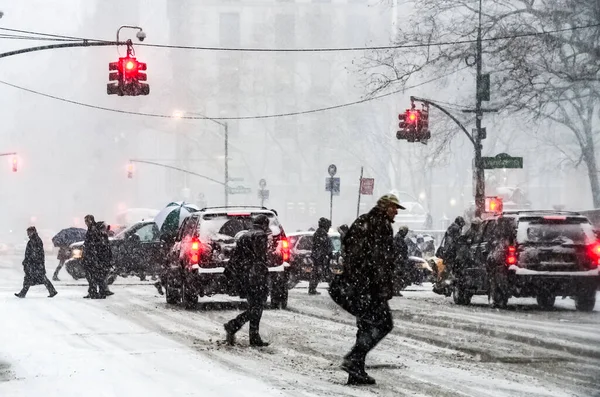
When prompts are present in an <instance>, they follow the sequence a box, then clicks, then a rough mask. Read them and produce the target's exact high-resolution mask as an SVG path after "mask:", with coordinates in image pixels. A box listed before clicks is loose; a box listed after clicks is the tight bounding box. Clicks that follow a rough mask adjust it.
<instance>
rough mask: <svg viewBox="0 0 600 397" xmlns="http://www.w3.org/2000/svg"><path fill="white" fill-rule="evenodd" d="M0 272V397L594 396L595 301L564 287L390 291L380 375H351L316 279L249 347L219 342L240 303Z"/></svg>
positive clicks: (269, 315) (343, 333)
mask: <svg viewBox="0 0 600 397" xmlns="http://www.w3.org/2000/svg"><path fill="white" fill-rule="evenodd" d="M54 262H55V260H53V259H51V258H49V259H48V263H49V264H50V265H49V266H48V270H49V273H50V271H51V270H53V264H54ZM0 275H1V280H2V281H0V318H1V319H2V327H0V338H1V340H2V345H0V396H1V397H5V396H6V397H8V396H11V397H12V396H32V397H33V396H35V397H37V396H44V397H50V396H61V397H70V396H80V395H84V393H85V395H86V396H90V397H91V396H136V397H137V396H148V397H149V396H161V397H164V396H254V395H261V396H265V397H268V396H435V397H441V396H473V397H486V396H553V397H560V396H577V397H579V396H594V397H598V396H600V312H599V311H598V309H597V310H596V311H595V312H593V313H579V312H576V311H574V307H573V303H572V301H570V300H569V299H566V300H558V301H557V308H556V309H555V310H553V311H541V310H539V309H538V308H537V307H536V306H535V301H534V300H530V299H519V300H511V301H510V302H509V304H510V308H509V310H494V309H491V308H489V307H488V306H487V299H486V298H476V299H474V305H472V306H470V307H460V306H455V305H453V304H452V303H451V300H450V299H446V298H443V297H440V296H438V295H435V294H433V293H431V292H428V291H427V290H426V289H425V288H415V289H414V290H411V291H408V292H406V293H405V297H404V298H394V299H393V300H392V301H391V306H392V308H393V310H394V319H395V325H396V328H395V329H394V331H393V332H392V334H391V335H390V336H388V338H386V339H385V340H384V341H383V342H382V343H381V344H380V346H378V347H377V349H376V350H374V351H373V352H372V354H371V355H370V356H369V359H368V362H367V365H368V367H369V368H368V371H369V373H371V374H372V375H373V376H374V377H375V378H376V379H377V381H378V384H377V385H376V386H371V387H348V386H346V385H345V384H344V383H345V380H346V374H345V373H344V372H342V371H340V370H339V369H338V365H339V363H340V360H341V357H342V356H343V354H344V353H345V352H346V351H347V350H348V349H349V347H350V346H351V345H352V343H353V338H354V334H355V332H356V330H355V327H354V326H353V319H352V317H350V316H349V315H347V314H346V313H345V312H343V311H340V310H338V309H337V307H336V306H335V304H333V303H332V302H331V300H330V299H329V297H328V296H327V294H326V291H325V290H324V289H321V291H322V292H323V295H321V296H308V295H307V293H306V292H307V291H306V288H305V286H303V285H301V286H300V287H299V288H296V289H295V290H293V291H291V296H290V305H289V306H290V308H289V310H286V311H273V310H268V311H266V312H265V314H264V317H263V326H262V333H263V336H264V338H265V339H266V340H268V341H270V342H271V343H272V345H271V346H270V347H267V348H262V349H252V348H250V347H248V339H247V334H246V333H247V331H246V329H244V330H242V332H241V333H240V336H239V338H238V339H239V342H240V345H239V346H235V347H229V346H225V345H223V344H222V342H221V341H222V339H223V329H222V324H223V323H224V322H225V321H227V320H228V319H230V318H232V317H233V316H235V315H236V313H237V310H239V309H241V308H243V303H241V302H239V301H237V300H235V299H231V298H228V297H221V296H219V297H213V298H211V299H201V304H200V305H199V307H198V309H197V310H193V311H187V310H184V309H183V308H180V307H171V306H167V305H166V304H165V303H164V299H163V298H162V297H161V296H159V295H158V294H157V293H156V290H155V289H154V288H153V287H152V286H151V285H150V284H146V285H139V284H140V283H134V282H129V281H128V280H124V281H123V280H117V284H118V285H115V286H113V288H112V289H113V291H114V292H115V295H114V296H112V297H110V298H109V299H107V300H92V301H89V300H84V299H82V296H83V295H84V294H85V287H84V286H83V283H78V282H73V281H72V280H70V277H69V276H68V275H67V274H66V272H65V273H64V274H62V278H63V280H65V281H63V282H58V283H56V287H57V289H58V290H59V295H58V296H56V297H55V298H53V299H48V298H46V295H47V293H46V291H45V289H44V288H43V286H39V287H34V288H32V290H31V291H30V293H29V295H28V297H27V298H26V299H23V300H20V299H17V298H15V297H14V296H13V293H14V292H16V291H18V289H19V287H20V283H21V280H22V273H21V267H20V258H17V257H0ZM599 299H600V297H599Z"/></svg>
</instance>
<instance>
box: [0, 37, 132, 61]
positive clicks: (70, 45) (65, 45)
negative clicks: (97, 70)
mask: <svg viewBox="0 0 600 397" xmlns="http://www.w3.org/2000/svg"><path fill="white" fill-rule="evenodd" d="M114 45H127V42H125V41H92V42H89V41H88V40H83V41H81V42H78V43H63V44H50V45H43V46H38V47H29V48H21V49H20V50H15V51H8V52H3V53H0V58H6V57H10V56H13V55H20V54H26V53H28V52H36V51H44V50H55V49H58V48H74V47H110V46H114Z"/></svg>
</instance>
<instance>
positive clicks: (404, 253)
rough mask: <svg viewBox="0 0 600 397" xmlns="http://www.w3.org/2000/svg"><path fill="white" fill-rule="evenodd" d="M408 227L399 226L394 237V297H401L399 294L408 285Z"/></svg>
mask: <svg viewBox="0 0 600 397" xmlns="http://www.w3.org/2000/svg"><path fill="white" fill-rule="evenodd" d="M407 234H408V226H400V229H398V233H396V235H395V236H394V249H395V250H396V260H395V263H394V285H395V286H396V288H394V295H396V296H403V295H402V293H401V292H400V291H401V290H403V289H404V288H406V287H407V286H409V285H410V281H409V277H408V276H409V273H410V271H409V269H408V244H407V241H406V239H407V237H406V236H407Z"/></svg>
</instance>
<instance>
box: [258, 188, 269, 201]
mask: <svg viewBox="0 0 600 397" xmlns="http://www.w3.org/2000/svg"><path fill="white" fill-rule="evenodd" d="M258 198H259V199H261V200H268V199H269V191H268V190H266V189H260V190H259V191H258Z"/></svg>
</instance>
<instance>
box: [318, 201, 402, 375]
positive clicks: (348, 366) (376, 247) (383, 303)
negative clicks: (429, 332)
mask: <svg viewBox="0 0 600 397" xmlns="http://www.w3.org/2000/svg"><path fill="white" fill-rule="evenodd" d="M398 209H404V207H403V206H401V205H400V202H399V200H398V198H397V197H396V196H394V195H393V194H387V195H385V196H383V197H381V198H380V199H379V200H378V201H377V206H375V207H374V208H373V209H371V211H369V213H367V214H364V215H361V216H360V217H358V219H357V220H356V221H354V223H353V224H352V226H351V227H350V230H349V231H348V234H347V235H346V237H345V239H344V252H343V257H344V272H343V274H342V275H341V278H340V279H339V280H341V282H340V284H342V285H343V287H342V288H341V291H342V292H341V295H343V299H345V300H346V302H347V304H346V305H342V307H344V308H345V309H346V310H348V311H349V312H350V313H351V314H353V315H354V316H355V317H356V324H357V326H358V332H357V334H356V343H355V345H354V347H352V350H350V352H349V353H348V354H347V355H346V356H345V357H344V362H343V363H342V369H343V370H344V371H346V372H348V375H349V376H348V384H353V385H363V384H374V383H375V379H373V378H372V377H370V376H369V375H368V374H367V372H366V371H365V359H366V356H367V353H368V352H369V351H371V350H372V349H373V348H374V347H375V346H376V345H377V344H378V343H379V342H380V341H381V340H382V339H383V338H384V337H385V336H386V335H387V334H388V333H389V332H390V331H391V330H392V328H393V327H394V323H393V320H392V314H391V312H390V308H389V305H388V300H390V299H391V298H392V296H393V277H392V276H393V273H394V262H395V259H396V250H395V249H394V231H393V229H392V222H394V218H395V217H396V215H397V214H398ZM330 295H331V296H332V298H333V299H334V300H335V301H336V302H338V300H339V299H337V297H335V296H334V295H335V294H334V292H333V290H332V288H330ZM338 303H339V302H338Z"/></svg>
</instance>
